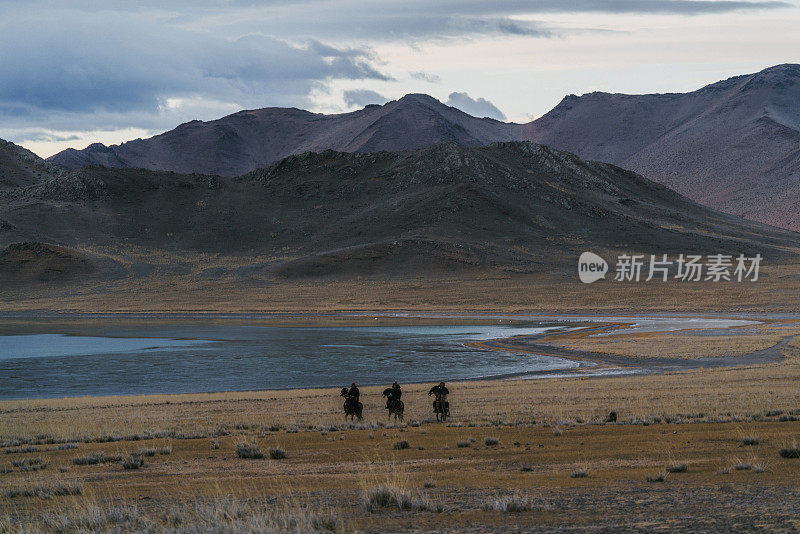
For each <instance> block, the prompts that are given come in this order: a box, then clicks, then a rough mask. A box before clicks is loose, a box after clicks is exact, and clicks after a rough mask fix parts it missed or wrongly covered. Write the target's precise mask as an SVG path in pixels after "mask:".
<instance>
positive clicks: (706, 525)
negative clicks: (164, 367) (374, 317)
mask: <svg viewBox="0 0 800 534" xmlns="http://www.w3.org/2000/svg"><path fill="white" fill-rule="evenodd" d="M748 328H749V327H748ZM793 328H794V327H790V326H788V325H786V324H782V323H774V324H770V325H766V326H763V327H758V328H755V329H753V328H751V329H750V330H748V331H747V332H746V335H742V336H737V339H739V337H741V340H742V343H743V344H744V345H746V346H748V347H750V348H752V347H757V346H759V343H758V341H757V340H758V339H759V338H760V337H761V336H767V337H769V336H770V335H774V334H775V333H776V332H777V333H778V334H780V335H784V334H787V333H788V334H790V335H791V334H794V333H796V330H794V329H793ZM677 335H678V334H665V335H662V336H663V339H661V338H660V337H659V335H647V336H642V337H641V339H639V340H637V343H638V346H640V347H641V351H642V353H643V354H651V353H652V354H661V353H662V352H660V349H658V348H657V347H658V346H662V347H664V343H667V345H668V346H670V345H672V344H673V343H674V339H673V338H674V337H675V336H677ZM683 335H685V336H686V337H687V338H690V339H695V338H696V337H697V336H691V335H690V333H686V334H683ZM586 339H591V338H586ZM586 339H575V340H572V341H569V340H565V341H564V342H574V343H578V342H580V343H588V342H589V341H586ZM595 339H597V338H595ZM700 339H701V341H702V338H700ZM771 341H772V340H771V339H770V340H768V341H765V342H764V343H771ZM623 343H624V342H623ZM715 343H716V340H714V339H713V337H712V341H711V344H710V345H707V346H706V345H698V346H697V350H696V353H697V355H701V353H702V350H704V348H708V347H713V346H715V345H714V344H715ZM607 348H608V347H604V350H606V349H607ZM619 350H627V349H625V348H621V349H619ZM661 350H662V351H663V350H666V351H667V352H671V351H673V349H672V347H671V346H670V347H669V348H667V349H661ZM783 353H784V360H783V361H782V362H780V363H772V364H766V365H758V366H750V367H734V368H726V369H710V370H704V371H694V372H681V373H666V374H658V375H645V376H616V377H594V378H589V377H578V376H575V377H564V378H556V379H547V380H507V381H492V382H462V383H457V384H450V387H451V391H452V394H451V403H452V414H453V417H452V419H451V420H449V421H448V422H447V423H446V424H442V423H436V422H435V420H433V419H432V413H431V406H430V399H429V397H427V395H426V392H427V389H428V387H429V385H427V384H419V385H406V386H404V400H405V401H406V406H407V409H406V417H405V424H394V423H390V422H388V420H387V419H386V415H385V413H386V412H385V411H384V410H383V409H382V400H381V398H380V389H379V388H364V389H363V392H362V398H363V401H364V404H365V416H366V417H365V420H364V421H363V422H362V423H355V424H346V423H345V422H344V420H343V417H342V415H341V398H340V397H338V391H336V390H323V389H319V390H293V391H256V392H227V393H214V394H192V395H160V396H142V397H105V398H103V397H95V398H77V399H49V400H48V399H43V400H30V401H5V402H0V441H3V445H4V448H3V450H4V451H5V452H2V453H0V464H2V466H4V468H3V469H2V471H3V472H2V473H0V492H2V493H0V499H1V500H0V510H2V512H0V517H2V518H3V519H0V529H2V530H4V531H19V530H20V529H22V530H25V529H28V530H37V529H45V530H53V531H56V530H61V531H79V530H81V529H83V530H93V529H97V530H113V529H114V528H121V529H122V530H148V529H149V530H156V531H159V530H163V529H168V528H172V529H175V530H177V531H213V532H217V531H225V529H226V528H228V529H229V530H228V531H231V530H235V531H251V532H259V531H269V530H273V531H292V532H296V531H301V532H303V531H309V530H333V531H341V532H349V531H356V530H360V531H399V530H417V531H430V530H433V531H441V532H443V531H474V532H483V531H494V530H515V529H517V530H537V529H538V530H571V529H588V528H593V529H598V530H604V529H605V530H609V531H614V530H619V529H625V530H641V531H653V530H662V531H674V530H691V531H695V532H697V531H720V530H752V529H766V530H792V529H795V530H796V529H798V528H800V522H798V518H797V515H796V503H797V502H798V499H800V459H798V458H797V457H792V456H793V454H794V452H800V451H797V450H796V448H797V445H798V444H799V443H800V387H798V384H800V342H798V340H797V339H795V340H794V341H792V342H791V343H790V344H787V345H786V346H785V347H784V348H783ZM642 361H643V362H646V361H647V359H646V358H643V359H642ZM611 411H615V412H616V413H617V417H618V419H617V422H616V423H607V422H606V418H607V416H608V414H609V412H611ZM495 439H496V440H497V444H496V445H495V444H492V443H494V440H495ZM402 442H407V444H408V447H405V445H403V444H402ZM66 444H74V445H75V447H74V448H72V447H73V445H66ZM242 445H248V446H254V447H256V448H257V449H258V450H260V451H261V452H263V454H264V456H265V457H264V458H263V459H246V458H240V457H238V456H237V453H236V450H237V448H238V447H239V446H242ZM271 450H280V451H285V453H286V456H287V457H286V458H285V459H271V458H270V455H271ZM166 451H169V452H168V453H167V452H166ZM151 452H152V454H150V453H151ZM100 453H102V454H103V456H100ZM131 456H133V457H139V458H141V460H142V461H143V465H142V466H141V467H139V468H138V469H125V468H124V466H123V464H124V460H125V459H128V458H130V457H131ZM276 456H280V455H276ZM784 456H788V457H784ZM76 458H78V459H82V460H78V463H76V460H75V459H76ZM87 458H95V459H98V463H91V462H90V463H88V464H86V463H83V462H85V461H87V460H86V459H87ZM37 460H40V462H39V461H37ZM37 465H38V466H41V465H46V467H44V468H43V469H39V468H38V467H33V466H37ZM125 465H128V466H129V467H130V465H132V464H131V462H128V463H127V464H125ZM662 479H663V480H662ZM76 488H77V490H76ZM77 491H79V492H80V493H79V494H70V493H76V492H77Z"/></svg>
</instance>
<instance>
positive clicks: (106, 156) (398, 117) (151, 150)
mask: <svg viewBox="0 0 800 534" xmlns="http://www.w3.org/2000/svg"><path fill="white" fill-rule="evenodd" d="M512 139H513V135H512V129H511V128H509V126H508V125H507V124H506V123H503V122H500V121H496V120H494V119H489V118H485V119H479V118H476V117H472V116H471V115H467V114H466V113H464V112H462V111H459V110H458V109H456V108H452V107H449V106H446V105H444V104H442V103H441V102H439V101H438V100H436V99H435V98H432V97H430V96H427V95H420V94H411V95H406V96H404V97H403V98H401V99H400V100H396V101H392V102H389V103H387V104H385V105H383V106H378V105H370V106H367V107H365V108H364V109H362V110H360V111H354V112H352V113H343V114H338V115H324V114H321V113H311V112H309V111H303V110H299V109H294V108H290V109H286V108H264V109H257V110H249V111H240V112H238V113H234V114H233V115H228V116H227V117H223V118H221V119H219V120H215V121H210V122H202V121H192V122H188V123H186V124H182V125H180V126H178V127H177V128H175V129H174V130H171V131H169V132H166V133H163V134H161V135H157V136H155V137H151V138H149V139H137V140H135V141H130V142H128V143H123V144H121V145H113V146H105V145H102V144H99V143H98V144H93V145H90V146H89V147H87V148H86V149H84V150H73V149H69V150H65V151H63V152H60V153H58V154H56V155H54V156H52V157H51V158H49V161H50V162H52V163H54V164H56V165H59V166H61V167H64V168H67V169H76V168H80V167H84V166H87V165H103V166H106V167H121V168H143V169H150V170H170V171H175V172H182V173H192V172H198V173H204V174H219V175H222V176H235V175H238V174H243V173H245V172H249V171H252V170H254V169H257V168H260V167H265V166H267V165H269V164H271V163H273V162H275V161H277V160H279V159H281V158H285V157H286V156H289V155H292V154H301V153H303V152H309V151H312V152H320V151H323V150H328V149H332V150H339V151H343V152H378V151H381V150H393V151H400V150H410V149H413V148H424V147H429V146H433V145H437V144H440V143H456V144H459V145H462V146H480V145H486V144H488V143H491V142H494V141H509V140H512Z"/></svg>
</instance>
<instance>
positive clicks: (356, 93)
mask: <svg viewBox="0 0 800 534" xmlns="http://www.w3.org/2000/svg"><path fill="white" fill-rule="evenodd" d="M388 101H389V99H388V98H386V97H385V96H383V95H382V94H380V93H377V92H375V91H373V90H371V89H350V90H348V91H345V92H344V103H345V104H347V105H348V106H350V107H352V106H358V107H360V108H363V107H364V106H366V105H368V104H385V103H386V102H388Z"/></svg>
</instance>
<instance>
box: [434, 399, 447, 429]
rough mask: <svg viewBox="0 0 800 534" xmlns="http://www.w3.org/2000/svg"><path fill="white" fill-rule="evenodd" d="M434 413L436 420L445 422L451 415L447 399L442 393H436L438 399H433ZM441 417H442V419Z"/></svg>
mask: <svg viewBox="0 0 800 534" xmlns="http://www.w3.org/2000/svg"><path fill="white" fill-rule="evenodd" d="M433 413H435V414H436V422H437V423H438V422H440V421H441V422H442V423H444V422H445V421H446V420H447V417H448V416H449V415H450V409H449V407H448V406H447V400H446V399H445V396H444V395H443V394H441V393H437V394H436V400H434V401H433ZM440 417H441V419H440Z"/></svg>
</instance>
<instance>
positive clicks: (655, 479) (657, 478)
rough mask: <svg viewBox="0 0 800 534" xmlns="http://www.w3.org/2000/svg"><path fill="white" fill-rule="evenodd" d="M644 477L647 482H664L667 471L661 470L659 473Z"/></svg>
mask: <svg viewBox="0 0 800 534" xmlns="http://www.w3.org/2000/svg"><path fill="white" fill-rule="evenodd" d="M644 478H645V480H647V481H648V482H664V481H665V480H666V479H667V473H666V472H663V471H662V472H661V473H657V474H655V475H647V476H646V477H644Z"/></svg>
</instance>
